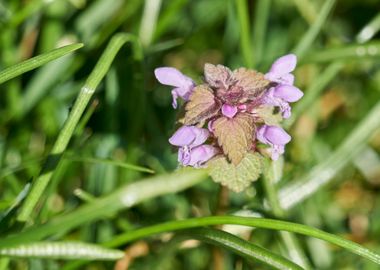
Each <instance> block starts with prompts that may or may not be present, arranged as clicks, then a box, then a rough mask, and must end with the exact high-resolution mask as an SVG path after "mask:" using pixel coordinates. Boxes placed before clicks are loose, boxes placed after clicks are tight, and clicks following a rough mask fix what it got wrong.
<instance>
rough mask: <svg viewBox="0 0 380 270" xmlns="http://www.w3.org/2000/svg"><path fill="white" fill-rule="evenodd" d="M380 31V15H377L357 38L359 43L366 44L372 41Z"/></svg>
mask: <svg viewBox="0 0 380 270" xmlns="http://www.w3.org/2000/svg"><path fill="white" fill-rule="evenodd" d="M379 30H380V13H379V14H377V15H376V16H375V17H374V18H373V19H372V20H371V21H370V22H369V23H368V24H366V26H364V27H363V29H362V30H361V31H360V32H359V33H358V35H357V36H356V41H357V42H358V43H364V42H367V41H368V40H370V39H371V38H372V37H373V36H374V35H376V33H377V32H379Z"/></svg>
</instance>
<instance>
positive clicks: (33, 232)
mask: <svg viewBox="0 0 380 270" xmlns="http://www.w3.org/2000/svg"><path fill="white" fill-rule="evenodd" d="M206 178H207V172H206V171H205V170H201V169H197V170H196V169H190V168H189V169H181V170H179V171H177V172H175V173H172V174H162V175H159V176H155V177H152V178H147V179H145V180H140V181H138V182H135V183H132V184H129V185H125V186H122V187H120V188H119V189H117V190H115V191H114V192H112V193H111V194H108V195H106V196H103V197H100V198H96V199H95V200H94V201H93V202H91V203H88V204H85V205H83V206H81V207H79V208H78V209H76V210H75V211H73V212H71V213H68V214H66V215H62V216H59V217H56V218H54V219H52V220H51V221H50V222H48V223H46V224H43V225H37V226H35V227H32V228H30V229H28V230H25V231H23V232H20V233H17V234H16V235H13V236H10V237H9V238H3V239H0V247H9V246H12V245H17V244H24V243H27V242H31V241H38V240H41V239H43V238H44V237H47V236H50V235H52V234H55V233H59V234H62V232H65V231H68V230H71V229H73V228H76V227H78V226H79V225H82V224H84V223H88V222H91V221H94V220H97V219H99V218H102V217H108V218H109V216H110V215H112V214H114V213H116V212H117V211H119V210H121V209H125V208H129V207H133V206H134V205H136V204H139V203H141V202H142V201H145V200H148V199H152V198H155V197H157V196H161V195H163V194H170V193H175V192H178V191H182V190H184V189H186V188H189V187H191V186H193V185H196V184H198V183H199V182H201V181H203V180H204V179H206Z"/></svg>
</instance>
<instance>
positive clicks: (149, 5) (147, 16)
mask: <svg viewBox="0 0 380 270" xmlns="http://www.w3.org/2000/svg"><path fill="white" fill-rule="evenodd" d="M160 8H161V0H145V6H144V11H143V15H142V19H141V26H140V31H139V38H140V40H141V43H142V44H143V45H144V46H149V45H150V43H151V42H152V38H153V34H154V31H155V28H156V25H157V18H158V14H159V13H160Z"/></svg>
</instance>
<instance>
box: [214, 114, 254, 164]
mask: <svg viewBox="0 0 380 270" xmlns="http://www.w3.org/2000/svg"><path fill="white" fill-rule="evenodd" d="M213 128H214V134H215V136H216V138H217V139H218V143H219V145H220V146H221V147H222V149H223V152H224V153H225V154H226V155H227V156H228V158H229V160H231V162H232V163H233V164H235V165H237V164H239V162H240V161H241V160H242V159H243V157H244V156H245V154H246V153H247V152H248V151H249V150H250V148H251V146H252V142H253V139H254V138H253V131H254V125H253V118H252V116H250V115H249V114H246V113H239V114H237V115H236V116H235V117H234V118H228V117H221V118H218V119H217V120H215V122H214V124H213Z"/></svg>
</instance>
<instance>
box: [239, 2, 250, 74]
mask: <svg viewBox="0 0 380 270" xmlns="http://www.w3.org/2000/svg"><path fill="white" fill-rule="evenodd" d="M235 3H236V11H237V17H238V18H239V25H240V48H241V51H242V57H243V59H244V61H245V65H246V67H248V68H252V67H253V55H252V44H251V35H250V30H249V15H248V3H247V1H246V0H236V1H235Z"/></svg>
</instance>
